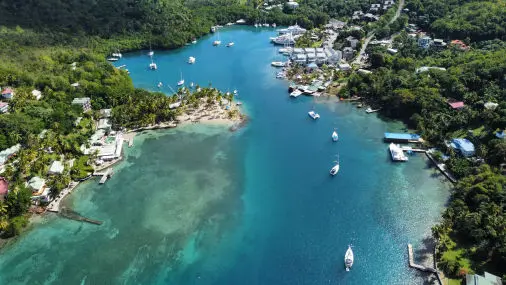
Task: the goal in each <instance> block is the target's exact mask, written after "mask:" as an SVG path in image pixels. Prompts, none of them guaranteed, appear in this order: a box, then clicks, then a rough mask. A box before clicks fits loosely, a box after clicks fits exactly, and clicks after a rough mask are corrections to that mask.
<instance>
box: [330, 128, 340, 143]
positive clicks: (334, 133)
mask: <svg viewBox="0 0 506 285" xmlns="http://www.w3.org/2000/svg"><path fill="white" fill-rule="evenodd" d="M338 139H339V135H338V134H337V131H336V129H334V132H333V133H332V140H333V141H335V142H336V141H337V140H338Z"/></svg>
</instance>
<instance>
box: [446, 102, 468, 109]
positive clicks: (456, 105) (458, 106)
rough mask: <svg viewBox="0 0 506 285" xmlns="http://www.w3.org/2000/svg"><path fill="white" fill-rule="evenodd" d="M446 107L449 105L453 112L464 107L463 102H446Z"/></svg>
mask: <svg viewBox="0 0 506 285" xmlns="http://www.w3.org/2000/svg"><path fill="white" fill-rule="evenodd" d="M448 105H450V108H452V109H453V110H460V109H462V108H464V107H465V105H464V102H462V101H451V102H448Z"/></svg>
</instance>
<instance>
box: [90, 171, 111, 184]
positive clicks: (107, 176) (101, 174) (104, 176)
mask: <svg viewBox="0 0 506 285" xmlns="http://www.w3.org/2000/svg"><path fill="white" fill-rule="evenodd" d="M112 174H113V172H112V168H110V167H109V168H107V170H106V171H105V172H95V173H93V175H94V176H102V178H100V181H99V182H98V183H99V184H104V183H105V182H106V181H107V179H108V178H109V177H111V176H112Z"/></svg>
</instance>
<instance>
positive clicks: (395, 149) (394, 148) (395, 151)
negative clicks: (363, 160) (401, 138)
mask: <svg viewBox="0 0 506 285" xmlns="http://www.w3.org/2000/svg"><path fill="white" fill-rule="evenodd" d="M388 149H389V150H390V155H391V156H392V160H393V161H408V157H407V156H406V155H405V154H404V151H403V150H402V149H401V148H400V147H399V146H398V145H396V144H394V143H391V144H390V146H389V147H388Z"/></svg>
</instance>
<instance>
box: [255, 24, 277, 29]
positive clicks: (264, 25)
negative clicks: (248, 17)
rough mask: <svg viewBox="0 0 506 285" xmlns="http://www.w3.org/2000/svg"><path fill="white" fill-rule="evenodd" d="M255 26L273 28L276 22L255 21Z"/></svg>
mask: <svg viewBox="0 0 506 285" xmlns="http://www.w3.org/2000/svg"><path fill="white" fill-rule="evenodd" d="M254 26H255V28H258V27H267V28H268V27H273V28H275V27H276V23H272V25H269V23H263V24H259V23H255V25H254Z"/></svg>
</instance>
